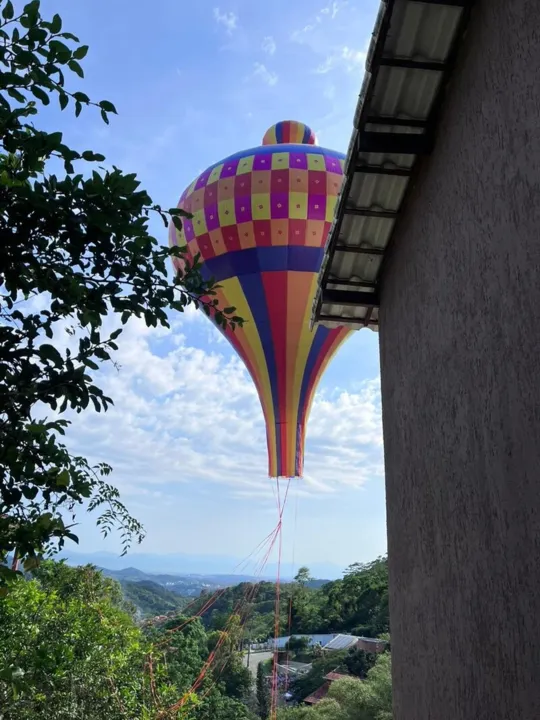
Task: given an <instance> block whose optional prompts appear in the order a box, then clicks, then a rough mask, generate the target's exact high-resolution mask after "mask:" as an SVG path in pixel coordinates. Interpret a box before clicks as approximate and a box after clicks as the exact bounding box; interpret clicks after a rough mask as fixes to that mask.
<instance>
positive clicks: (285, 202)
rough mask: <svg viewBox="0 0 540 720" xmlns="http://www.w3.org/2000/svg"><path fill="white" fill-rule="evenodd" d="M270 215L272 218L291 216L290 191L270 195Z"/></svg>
mask: <svg viewBox="0 0 540 720" xmlns="http://www.w3.org/2000/svg"><path fill="white" fill-rule="evenodd" d="M270 217H271V218H272V219H277V218H287V217H289V194H288V193H272V194H271V195H270Z"/></svg>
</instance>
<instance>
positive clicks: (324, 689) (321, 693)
mask: <svg viewBox="0 0 540 720" xmlns="http://www.w3.org/2000/svg"><path fill="white" fill-rule="evenodd" d="M329 689H330V683H329V682H325V683H324V685H321V687H320V688H317V690H315V692H313V693H311V695H308V696H307V698H305V699H304V702H305V703H306V704H307V705H316V704H317V703H319V702H321V700H324V698H325V697H326V696H327V695H328V690H329Z"/></svg>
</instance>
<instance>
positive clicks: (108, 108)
mask: <svg viewBox="0 0 540 720" xmlns="http://www.w3.org/2000/svg"><path fill="white" fill-rule="evenodd" d="M99 107H100V108H101V109H102V110H105V112H109V113H114V114H115V115H118V113H117V112H116V108H115V107H114V105H113V104H112V102H109V101H108V100H102V101H101V102H100V103H99Z"/></svg>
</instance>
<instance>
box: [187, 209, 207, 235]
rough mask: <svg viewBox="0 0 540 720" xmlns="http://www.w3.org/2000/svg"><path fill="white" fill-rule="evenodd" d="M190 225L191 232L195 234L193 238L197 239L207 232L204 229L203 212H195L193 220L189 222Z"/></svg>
mask: <svg viewBox="0 0 540 720" xmlns="http://www.w3.org/2000/svg"><path fill="white" fill-rule="evenodd" d="M191 224H192V225H193V231H194V232H195V237H199V236H200V235H204V234H205V233H206V232H208V230H207V227H206V218H205V216H204V210H196V211H195V212H194V213H193V218H192V220H191Z"/></svg>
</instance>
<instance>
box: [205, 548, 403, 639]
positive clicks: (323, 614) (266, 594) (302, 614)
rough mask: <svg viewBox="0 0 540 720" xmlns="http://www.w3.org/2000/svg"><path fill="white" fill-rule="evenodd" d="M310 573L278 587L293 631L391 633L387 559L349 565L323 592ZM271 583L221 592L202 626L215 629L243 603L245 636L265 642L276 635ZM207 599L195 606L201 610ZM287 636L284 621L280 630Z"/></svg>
mask: <svg viewBox="0 0 540 720" xmlns="http://www.w3.org/2000/svg"><path fill="white" fill-rule="evenodd" d="M310 580H311V578H310V577H309V570H308V569H307V568H301V569H300V571H299V572H298V574H297V576H296V579H295V582H294V583H289V584H285V585H283V586H282V588H281V616H282V618H288V617H289V612H290V615H291V627H290V630H291V633H293V634H294V633H327V632H342V633H351V634H353V635H362V636H365V637H378V636H380V635H381V634H383V633H387V632H388V631H389V621H388V564H387V561H386V558H378V559H377V560H375V561H373V562H371V563H367V564H365V565H362V564H355V565H351V566H350V567H349V568H347V570H346V571H345V574H344V577H343V578H342V579H340V580H335V581H333V582H327V583H326V584H325V585H323V586H322V587H321V588H318V589H317V588H315V587H312V586H311V583H310ZM275 592H276V590H275V585H274V584H273V583H270V582H261V583H258V584H257V585H256V586H254V585H253V584H252V583H240V584H239V585H236V586H234V587H231V588H228V589H227V590H225V591H224V592H223V593H222V594H221V595H220V597H219V598H218V599H217V601H216V602H215V604H214V605H212V607H211V608H209V609H208V610H207V611H205V612H203V613H202V619H203V622H204V623H205V625H207V626H208V627H210V626H218V625H219V624H220V623H222V622H224V621H225V619H226V618H227V617H228V616H229V615H230V614H231V613H232V612H233V611H234V609H235V608H236V607H237V606H238V605H239V603H242V601H243V598H249V600H248V602H246V603H245V614H246V618H249V620H248V622H247V623H246V626H245V637H246V638H249V639H251V640H253V641H258V640H264V639H266V638H267V637H269V635H270V634H271V633H273V631H274V607H275V598H276V594H275ZM205 601H206V597H205V596H203V597H202V598H201V601H200V604H199V606H198V607H203V604H204V602H205ZM281 630H282V632H283V634H284V635H285V634H289V625H288V621H287V622H286V623H284V624H283V625H282V627H281Z"/></svg>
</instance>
